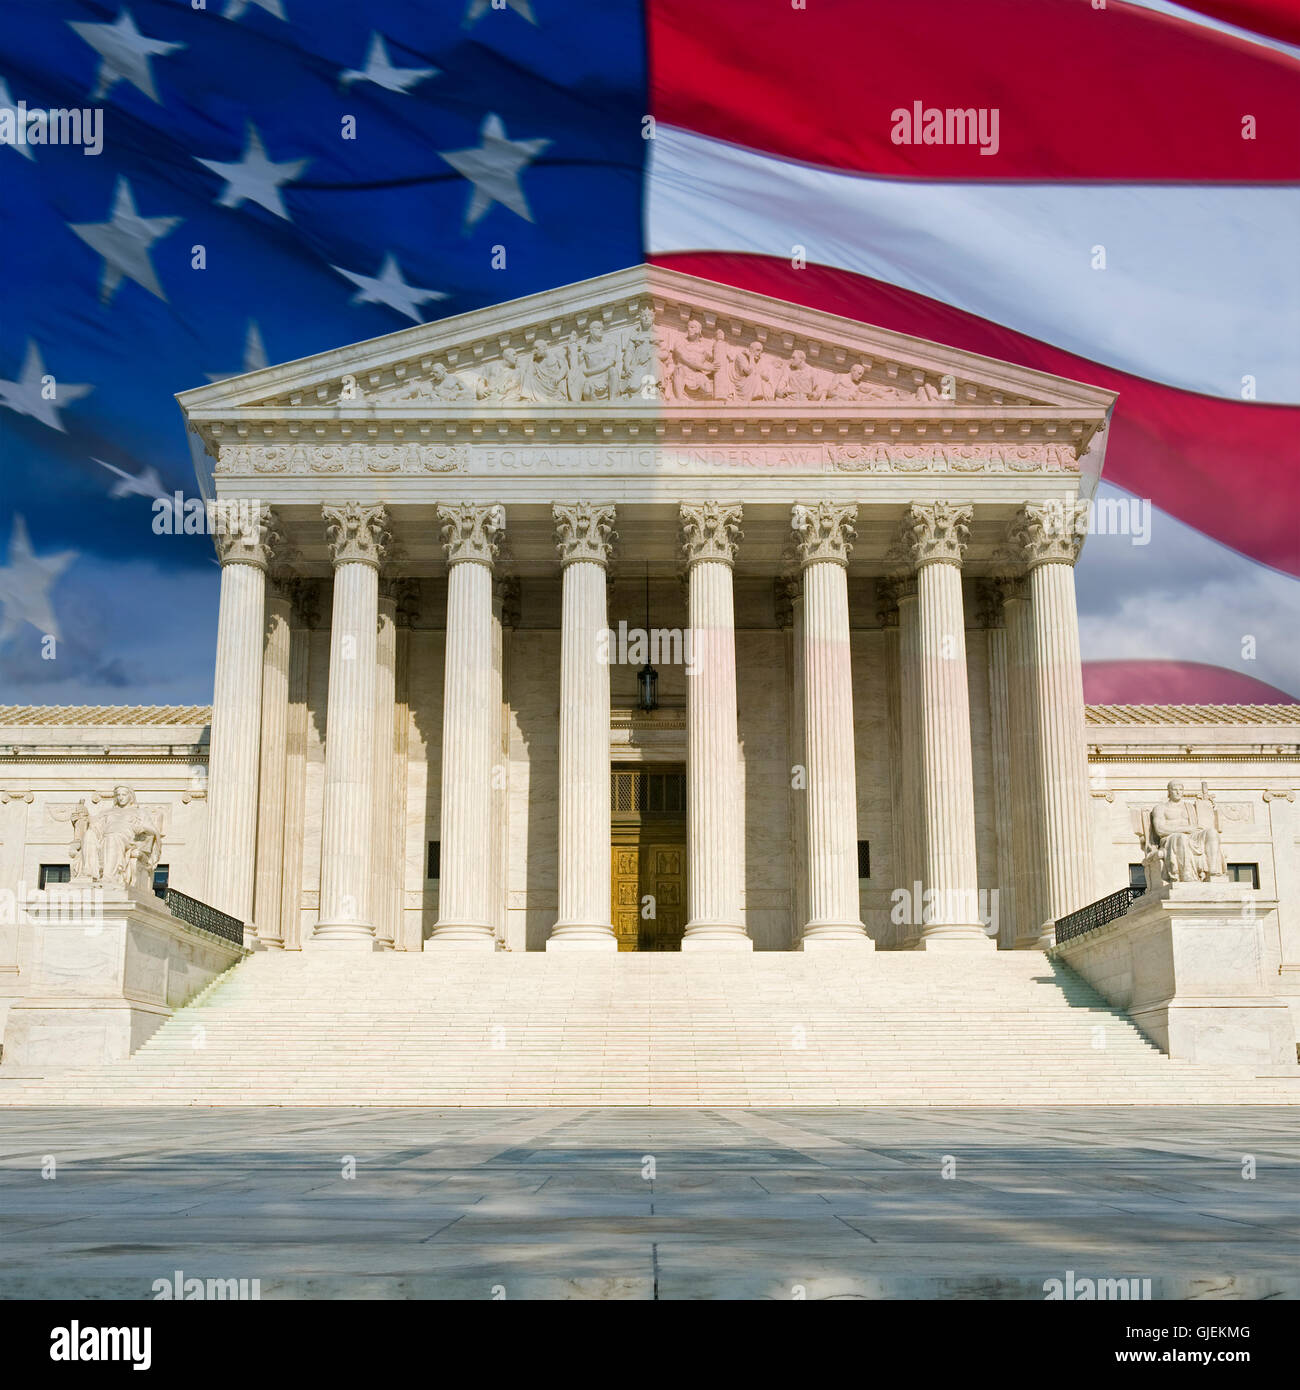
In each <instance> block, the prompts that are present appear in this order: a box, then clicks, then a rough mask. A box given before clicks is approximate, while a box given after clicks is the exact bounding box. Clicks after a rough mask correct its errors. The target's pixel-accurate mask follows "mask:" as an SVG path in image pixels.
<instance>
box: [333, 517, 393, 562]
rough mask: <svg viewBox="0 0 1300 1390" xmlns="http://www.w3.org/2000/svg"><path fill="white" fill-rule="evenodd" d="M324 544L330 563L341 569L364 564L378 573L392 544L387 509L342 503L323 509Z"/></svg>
mask: <svg viewBox="0 0 1300 1390" xmlns="http://www.w3.org/2000/svg"><path fill="white" fill-rule="evenodd" d="M321 515H322V517H324V520H325V542H326V544H327V545H328V546H329V550H330V559H331V561H332V562H333V564H334V567H335V568H336V569H337V568H338V566H339V565H348V564H362V565H370V566H371V567H372V568H374V569H378V568H379V565H380V562H381V561H382V560H383V558H384V556H385V555H386V554H387V553H388V548H389V546H390V544H391V543H392V539H393V537H392V532H391V531H390V530H389V529H388V508H387V507H385V506H384V505H383V504H382V503H380V504H377V505H375V506H369V505H366V504H364V503H361V502H341V503H340V504H339V505H338V506H337V507H330V506H324V507H322V508H321Z"/></svg>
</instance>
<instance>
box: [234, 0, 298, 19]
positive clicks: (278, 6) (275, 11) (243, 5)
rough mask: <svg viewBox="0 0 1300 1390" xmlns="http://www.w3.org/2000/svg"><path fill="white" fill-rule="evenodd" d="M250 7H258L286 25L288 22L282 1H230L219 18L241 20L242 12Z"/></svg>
mask: <svg viewBox="0 0 1300 1390" xmlns="http://www.w3.org/2000/svg"><path fill="white" fill-rule="evenodd" d="M250 5H260V6H261V7H262V9H264V10H265V11H266V12H267V14H269V15H271V16H272V18H274V19H283V20H285V22H286V23H287V22H288V16H287V15H286V14H285V12H284V3H283V0H230V3H229V4H228V5H227V6H226V8H225V12H224V13H223V14H222V16H221V17H222V19H242V18H243V17H244V11H245V10H246V9H247V8H248V7H249V6H250Z"/></svg>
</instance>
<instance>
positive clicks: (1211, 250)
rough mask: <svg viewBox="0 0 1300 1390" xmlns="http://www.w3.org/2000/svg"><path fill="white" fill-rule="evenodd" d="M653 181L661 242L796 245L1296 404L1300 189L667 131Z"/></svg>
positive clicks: (1206, 383) (1159, 377) (1217, 385)
mask: <svg viewBox="0 0 1300 1390" xmlns="http://www.w3.org/2000/svg"><path fill="white" fill-rule="evenodd" d="M1081 119H1083V118H1082V117H1081ZM991 162H992V161H991ZM647 177H648V188H647V195H646V241H647V245H648V246H649V248H650V250H651V252H652V253H653V254H666V253H669V252H673V251H742V252H750V253H755V254H758V255H764V256H775V257H779V258H781V259H783V260H788V259H790V257H791V256H792V255H793V254H794V253H795V252H794V248H796V247H803V248H804V249H805V253H806V256H807V260H808V262H809V263H810V264H813V263H816V264H820V265H829V266H835V267H838V268H840V269H843V270H850V271H856V272H858V273H859V274H862V275H869V276H872V277H873V278H875V279H879V280H884V281H887V282H889V283H890V284H894V285H898V286H900V287H902V288H904V289H909V290H914V291H916V292H918V293H920V294H924V295H928V296H930V297H931V298H933V299H937V300H941V301H942V302H944V303H946V304H951V305H954V306H955V307H957V308H960V309H965V310H968V311H969V312H970V313H973V314H978V315H980V316H981V317H982V318H986V319H991V320H993V321H994V322H995V323H1000V324H1002V325H1004V326H1005V327H1007V328H1013V329H1016V330H1017V331H1019V332H1021V333H1026V334H1028V335H1030V336H1031V337H1034V338H1038V339H1040V340H1042V341H1043V342H1047V343H1051V344H1054V345H1055V346H1056V347H1059V348H1064V349H1066V350H1067V351H1070V352H1074V353H1078V354H1080V355H1081V356H1083V357H1087V358H1089V359H1091V360H1092V361H1095V362H1100V363H1104V364H1106V365H1108V366H1112V367H1116V368H1119V369H1121V370H1123V371H1128V372H1133V373H1135V374H1136V375H1138V376H1143V377H1146V378H1147V379H1148V380H1151V381H1160V382H1165V383H1166V384H1168V385H1170V386H1180V387H1183V388H1185V389H1186V390H1190V391H1200V392H1204V393H1206V394H1209V395H1214V396H1223V397H1227V398H1229V399H1239V398H1241V396H1242V392H1243V378H1246V377H1252V378H1254V382H1255V388H1254V389H1255V393H1256V398H1257V399H1259V400H1268V401H1277V402H1288V403H1297V402H1300V333H1297V332H1296V330H1295V325H1296V323H1297V322H1298V321H1300V256H1297V255H1296V246H1297V245H1300V188H1296V187H1263V186H1241V185H1190V186H1189V185H1185V184H1168V185H1165V184H1061V183H1048V182H1027V183H1009V184H1008V183H987V184H985V183H949V182H945V183H930V182H920V181H917V180H912V179H880V178H871V177H864V176H860V175H853V174H844V173H839V172H836V171H832V170H827V169H816V168H812V167H810V166H807V165H803V164H797V163H794V162H791V161H788V160H783V159H778V158H775V157H774V156H770V155H764V154H758V153H756V152H754V151H751V150H744V149H741V148H740V147H738V146H735V145H729V144H726V143H724V142H723V141H720V140H712V139H708V138H706V137H704V136H700V135H696V134H694V133H692V132H689V131H684V130H679V129H675V128H673V127H671V126H663V125H661V126H660V127H659V128H658V132H657V135H656V138H655V139H654V140H653V141H652V142H651V158H650V166H649V172H648V176H647ZM1097 246H1101V247H1104V248H1105V257H1106V268H1105V269H1104V270H1094V269H1093V268H1092V259H1093V255H1094V252H1093V248H1094V247H1097Z"/></svg>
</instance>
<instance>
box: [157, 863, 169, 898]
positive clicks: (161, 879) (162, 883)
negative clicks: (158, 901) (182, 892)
mask: <svg viewBox="0 0 1300 1390" xmlns="http://www.w3.org/2000/svg"><path fill="white" fill-rule="evenodd" d="M170 877H171V865H170V864H159V865H158V867H157V868H156V869H155V870H154V871H153V895H154V897H155V898H162V900H163V901H164V902H166V900H167V881H168V879H169V878H170Z"/></svg>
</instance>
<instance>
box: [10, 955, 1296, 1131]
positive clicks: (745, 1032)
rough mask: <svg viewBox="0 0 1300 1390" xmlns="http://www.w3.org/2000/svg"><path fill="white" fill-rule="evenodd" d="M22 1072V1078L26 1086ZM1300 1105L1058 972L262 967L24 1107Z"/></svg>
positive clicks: (749, 965) (864, 963) (831, 958)
mask: <svg viewBox="0 0 1300 1390" xmlns="http://www.w3.org/2000/svg"><path fill="white" fill-rule="evenodd" d="M3 1076H4V1073H0V1077H3ZM1189 1102H1213V1103H1219V1104H1228V1103H1237V1104H1246V1103H1256V1104H1285V1103H1293V1104H1294V1103H1300V1076H1297V1077H1296V1078H1294V1079H1293V1078H1290V1077H1287V1076H1273V1077H1255V1076H1252V1075H1250V1074H1248V1073H1247V1072H1246V1071H1244V1070H1241V1071H1234V1070H1233V1069H1230V1068H1224V1067H1209V1066H1198V1065H1192V1064H1190V1063H1186V1062H1176V1061H1171V1060H1170V1059H1169V1058H1168V1057H1166V1056H1164V1055H1163V1054H1162V1053H1161V1052H1159V1051H1158V1050H1157V1049H1156V1048H1155V1047H1154V1046H1153V1045H1152V1044H1151V1043H1149V1042H1148V1041H1147V1040H1146V1039H1145V1038H1144V1037H1143V1036H1142V1034H1141V1033H1139V1032H1138V1031H1137V1029H1136V1028H1135V1027H1134V1025H1133V1024H1132V1023H1131V1022H1130V1021H1129V1020H1128V1019H1127V1018H1126V1017H1125V1015H1124V1014H1123V1013H1121V1012H1119V1011H1118V1010H1116V1009H1113V1008H1111V1007H1110V1006H1109V1005H1107V1004H1106V1003H1105V1002H1104V1001H1103V1000H1102V999H1101V998H1100V996H1098V995H1097V994H1096V993H1095V992H1094V991H1093V990H1092V989H1091V987H1090V986H1088V985H1087V984H1086V983H1085V982H1084V981H1083V980H1082V979H1081V978H1080V977H1078V976H1077V975H1075V974H1073V973H1072V972H1071V971H1070V970H1069V969H1068V968H1067V967H1065V966H1063V965H1061V964H1059V963H1053V962H1050V961H1048V960H1047V959H1046V958H1045V957H1044V956H1043V955H1041V954H1039V953H1037V952H1031V951H1026V952H999V953H996V954H990V955H956V954H954V955H943V954H911V953H894V952H876V953H875V954H873V955H856V954H854V955H849V956H842V955H840V954H839V953H836V952H829V951H828V952H820V953H809V954H807V955H801V954H797V953H789V954H787V953H780V954H777V953H765V952H756V953H754V954H753V955H752V956H747V955H738V954H725V955H724V954H718V955H708V954H705V953H698V954H685V955H680V954H655V955H635V954H627V955H602V954H587V953H569V954H565V953H554V952H553V953H550V954H546V953H540V952H538V953H528V954H508V953H498V954H495V955H486V956H483V955H478V954H475V953H465V954H464V955H461V954H459V953H455V952H437V953H430V954H425V955H421V956H414V955H407V954H401V953H397V954H394V953H389V954H382V955H369V956H355V955H347V954H335V953H331V952H312V951H306V952H303V953H284V952H261V953H258V954H256V955H254V956H252V957H250V958H249V959H248V960H246V961H245V962H244V963H243V964H241V965H239V966H237V967H235V968H234V969H233V970H231V971H230V972H228V973H227V974H226V975H225V976H223V977H222V978H221V979H220V980H219V981H217V982H215V983H214V984H213V985H211V986H209V988H208V989H207V990H205V991H204V993H203V994H201V995H200V996H199V997H198V998H196V999H195V1000H194V1001H192V1002H191V1003H190V1004H189V1005H188V1006H187V1007H185V1008H183V1009H180V1010H178V1011H177V1012H176V1013H175V1014H174V1015H173V1016H172V1017H171V1018H170V1019H169V1020H168V1021H167V1022H166V1023H165V1024H164V1025H163V1026H162V1027H161V1028H160V1029H159V1031H158V1032H157V1033H156V1034H155V1035H154V1036H153V1037H152V1038H151V1039H150V1040H149V1041H148V1042H147V1043H146V1044H145V1045H144V1046H143V1047H142V1048H141V1049H140V1050H139V1051H138V1052H137V1053H136V1054H135V1055H134V1056H133V1057H132V1058H131V1059H130V1060H129V1061H127V1062H124V1063H118V1064H116V1065H114V1066H111V1067H108V1066H105V1067H100V1068H96V1069H93V1070H86V1071H81V1072H77V1073H68V1074H65V1075H63V1076H59V1077H53V1076H50V1077H35V1076H26V1077H15V1078H10V1079H6V1080H3V1081H0V1103H5V1104H10V1105H64V1104H76V1105H99V1104H103V1105H157V1104H168V1103H170V1104H177V1105H204V1106H206V1105H292V1106H309V1105H320V1106H328V1105H377V1106H407V1105H409V1106H538V1105H554V1106H562V1105H575V1106H576V1105H582V1106H586V1105H647V1104H649V1105H687V1106H690V1105H727V1106H762V1105H782V1106H799V1105H990V1106H993V1105H1031V1104H1032V1105H1072V1104H1089V1105H1150V1104H1181V1103H1189Z"/></svg>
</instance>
